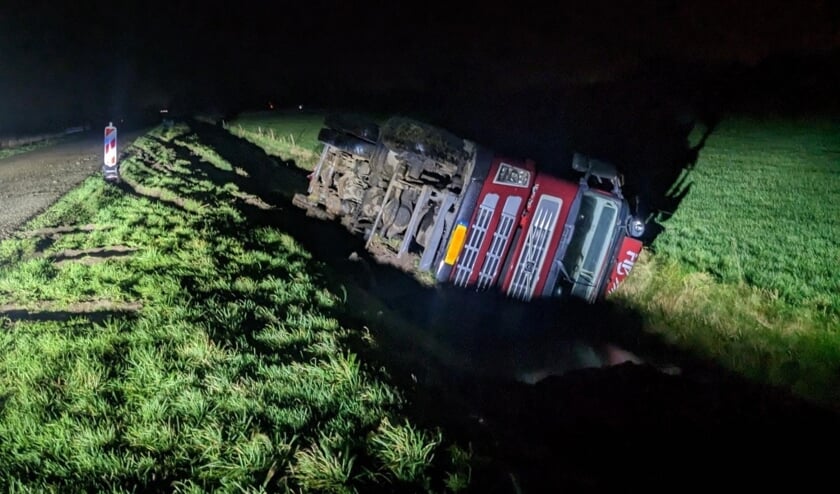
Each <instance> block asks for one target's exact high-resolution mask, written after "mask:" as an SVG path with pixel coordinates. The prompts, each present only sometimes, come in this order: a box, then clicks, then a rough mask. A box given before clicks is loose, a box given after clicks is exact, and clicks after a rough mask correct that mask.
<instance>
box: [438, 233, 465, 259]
mask: <svg viewBox="0 0 840 494" xmlns="http://www.w3.org/2000/svg"><path fill="white" fill-rule="evenodd" d="M466 240H467V227H466V226H465V225H456V226H455V231H453V232H452V236H451V237H450V238H449V247H447V248H446V257H445V258H444V260H443V262H445V263H446V264H448V265H450V266H451V265H453V264H455V261H456V260H457V259H458V255H459V254H460V253H461V249H463V248H464V242H465V241H466Z"/></svg>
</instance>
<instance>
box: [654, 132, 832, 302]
mask: <svg viewBox="0 0 840 494" xmlns="http://www.w3.org/2000/svg"><path fill="white" fill-rule="evenodd" d="M838 136H840V125H839V124H837V123H829V122H826V121H817V122H786V121H779V122H760V121H750V120H729V121H725V122H723V124H722V125H721V126H720V128H719V129H718V130H716V131H715V133H714V134H713V135H712V136H711V137H710V138H709V140H708V142H707V144H706V146H705V147H704V148H703V149H702V150H701V152H700V158H699V161H698V163H697V166H696V169H695V170H693V171H692V172H691V175H690V180H691V182H693V188H692V190H691V193H690V194H688V196H687V197H686V198H685V200H684V201H683V203H682V204H681V206H680V207H679V209H678V210H677V212H676V214H675V215H674V216H673V218H671V219H669V220H668V221H667V222H665V227H666V231H665V232H664V233H663V234H662V235H661V236H660V237H659V238H658V239H657V241H656V244H655V245H654V248H655V250H656V252H657V254H659V255H662V256H666V257H668V258H671V259H676V260H678V261H679V262H680V263H682V264H684V265H686V266H689V267H691V268H693V269H696V270H698V271H704V272H708V273H710V274H712V275H713V276H714V277H715V279H717V280H719V281H722V282H724V283H728V284H738V283H745V284H747V285H751V286H755V287H758V288H761V289H764V290H767V291H768V292H769V293H772V294H773V296H775V297H778V298H780V299H782V300H784V301H785V302H788V303H789V304H790V305H791V306H792V307H805V308H808V309H809V310H812V311H815V312H819V313H823V314H830V315H834V316H840V275H838V272H837V265H838V262H840V249H838V244H837V239H838V238H840V180H838V179H837V173H838V160H840V137H838Z"/></svg>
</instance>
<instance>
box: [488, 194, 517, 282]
mask: <svg viewBox="0 0 840 494" xmlns="http://www.w3.org/2000/svg"><path fill="white" fill-rule="evenodd" d="M521 204H522V198H521V197H516V196H510V197H508V198H507V199H505V206H504V208H503V209H502V217H501V218H500V219H499V225H498V226H497V227H496V231H495V232H493V240H492V241H491V242H490V248H489V249H487V256H486V257H485V258H484V263H483V264H482V265H481V271H479V272H478V289H479V290H485V289H487V288H488V287H490V285H491V284H492V283H493V280H494V279H495V278H496V275H497V274H498V272H499V265H500V264H501V261H502V255H503V254H504V253H505V249H506V247H507V243H508V239H509V238H510V234H511V232H513V226H514V224H515V223H516V212H517V211H519V206H520V205H521Z"/></svg>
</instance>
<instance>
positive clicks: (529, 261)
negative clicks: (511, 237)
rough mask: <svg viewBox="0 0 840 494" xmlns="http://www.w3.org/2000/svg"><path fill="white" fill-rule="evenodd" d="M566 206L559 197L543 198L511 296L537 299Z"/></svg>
mask: <svg viewBox="0 0 840 494" xmlns="http://www.w3.org/2000/svg"><path fill="white" fill-rule="evenodd" d="M562 205H563V201H562V200H561V199H560V198H558V197H553V196H549V195H544V196H542V197H541V198H540V202H539V204H537V208H536V210H535V211H534V213H533V217H532V219H531V225H530V226H529V227H528V233H527V235H526V237H525V244H524V245H523V247H522V252H521V253H520V255H519V260H518V261H517V263H516V270H515V271H514V273H513V278H512V280H511V284H510V288H508V295H509V296H511V297H513V298H518V299H521V300H530V299H531V297H532V296H533V295H534V288H535V287H536V286H537V281H539V278H540V271H541V270H542V266H543V263H544V262H545V257H546V253H547V252H548V247H549V242H550V241H551V237H552V235H553V234H554V227H555V225H556V224H557V217H558V216H559V214H560V209H561V207H562Z"/></svg>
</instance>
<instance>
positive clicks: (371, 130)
mask: <svg viewBox="0 0 840 494" xmlns="http://www.w3.org/2000/svg"><path fill="white" fill-rule="evenodd" d="M324 125H326V126H327V127H329V128H331V129H333V130H337V131H339V132H343V133H345V134H349V135H351V136H353V137H356V138H358V139H361V140H363V141H366V142H369V143H371V144H376V141H378V140H379V125H377V124H375V123H374V122H371V121H369V120H367V119H365V118H363V117H360V116H358V115H327V117H326V118H325V119H324Z"/></svg>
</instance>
